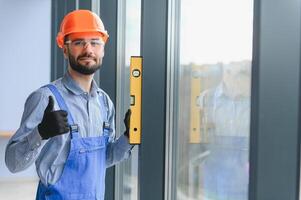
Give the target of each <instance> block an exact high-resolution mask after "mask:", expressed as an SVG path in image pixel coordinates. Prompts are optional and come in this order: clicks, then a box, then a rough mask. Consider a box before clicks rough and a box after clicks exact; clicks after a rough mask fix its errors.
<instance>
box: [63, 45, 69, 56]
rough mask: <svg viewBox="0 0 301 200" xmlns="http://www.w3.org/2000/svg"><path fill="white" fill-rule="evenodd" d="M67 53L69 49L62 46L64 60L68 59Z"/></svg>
mask: <svg viewBox="0 0 301 200" xmlns="http://www.w3.org/2000/svg"><path fill="white" fill-rule="evenodd" d="M68 51H69V49H68V47H67V45H64V46H63V53H64V58H66V59H68V53H69V52H68Z"/></svg>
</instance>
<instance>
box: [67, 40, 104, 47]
mask: <svg viewBox="0 0 301 200" xmlns="http://www.w3.org/2000/svg"><path fill="white" fill-rule="evenodd" d="M65 44H71V46H73V47H75V48H84V47H85V46H86V45H87V44H90V45H91V47H94V48H99V47H101V46H103V45H104V42H103V41H102V40H101V39H91V40H83V39H77V40H73V41H71V40H68V41H66V42H65Z"/></svg>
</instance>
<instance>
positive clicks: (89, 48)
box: [83, 42, 93, 52]
mask: <svg viewBox="0 0 301 200" xmlns="http://www.w3.org/2000/svg"><path fill="white" fill-rule="evenodd" d="M83 50H84V51H85V52H93V51H92V45H91V43H90V42H87V43H86V44H85V46H84V48H83Z"/></svg>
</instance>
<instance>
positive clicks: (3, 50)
mask: <svg viewBox="0 0 301 200" xmlns="http://www.w3.org/2000/svg"><path fill="white" fill-rule="evenodd" d="M0 27H1V31H0V131H10V130H16V129H17V128H18V126H19V123H20V119H21V115H22V112H23V106H24V103H25V100H26V98H27V96H28V95H29V94H30V93H31V92H32V91H33V90H35V89H37V88H39V87H40V86H42V85H44V84H46V83H48V82H49V81H50V52H51V0H26V1H24V0H0ZM7 142H8V139H7V138H1V137H0V181H1V180H4V179H14V180H15V179H16V178H18V177H19V178H20V177H21V178H24V177H25V178H32V177H33V174H34V168H33V166H32V167H31V169H29V170H27V171H25V172H23V173H18V174H15V175H14V176H12V175H11V174H10V173H9V171H8V170H7V168H6V167H5V164H4V151H5V145H6V143H7Z"/></svg>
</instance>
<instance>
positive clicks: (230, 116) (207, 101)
mask: <svg viewBox="0 0 301 200" xmlns="http://www.w3.org/2000/svg"><path fill="white" fill-rule="evenodd" d="M250 78H251V63H250V62H249V61H241V62H232V63H229V64H224V65H223V79H222V82H221V83H220V84H219V85H218V86H217V87H216V88H212V89H209V90H207V91H205V92H204V93H203V94H201V98H200V106H201V108H202V110H203V113H204V115H203V123H204V124H213V128H211V129H210V130H209V132H208V135H209V144H208V151H209V152H210V153H209V155H208V156H207V158H206V159H205V160H204V165H203V168H202V169H203V174H204V175H203V177H204V179H203V184H204V191H205V196H206V197H208V198H209V199H215V200H224V199H231V200H247V199H248V180H249V171H248V169H249V168H248V166H249V165H248V163H249V159H248V155H249V128H250V83H251V79H250Z"/></svg>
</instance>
